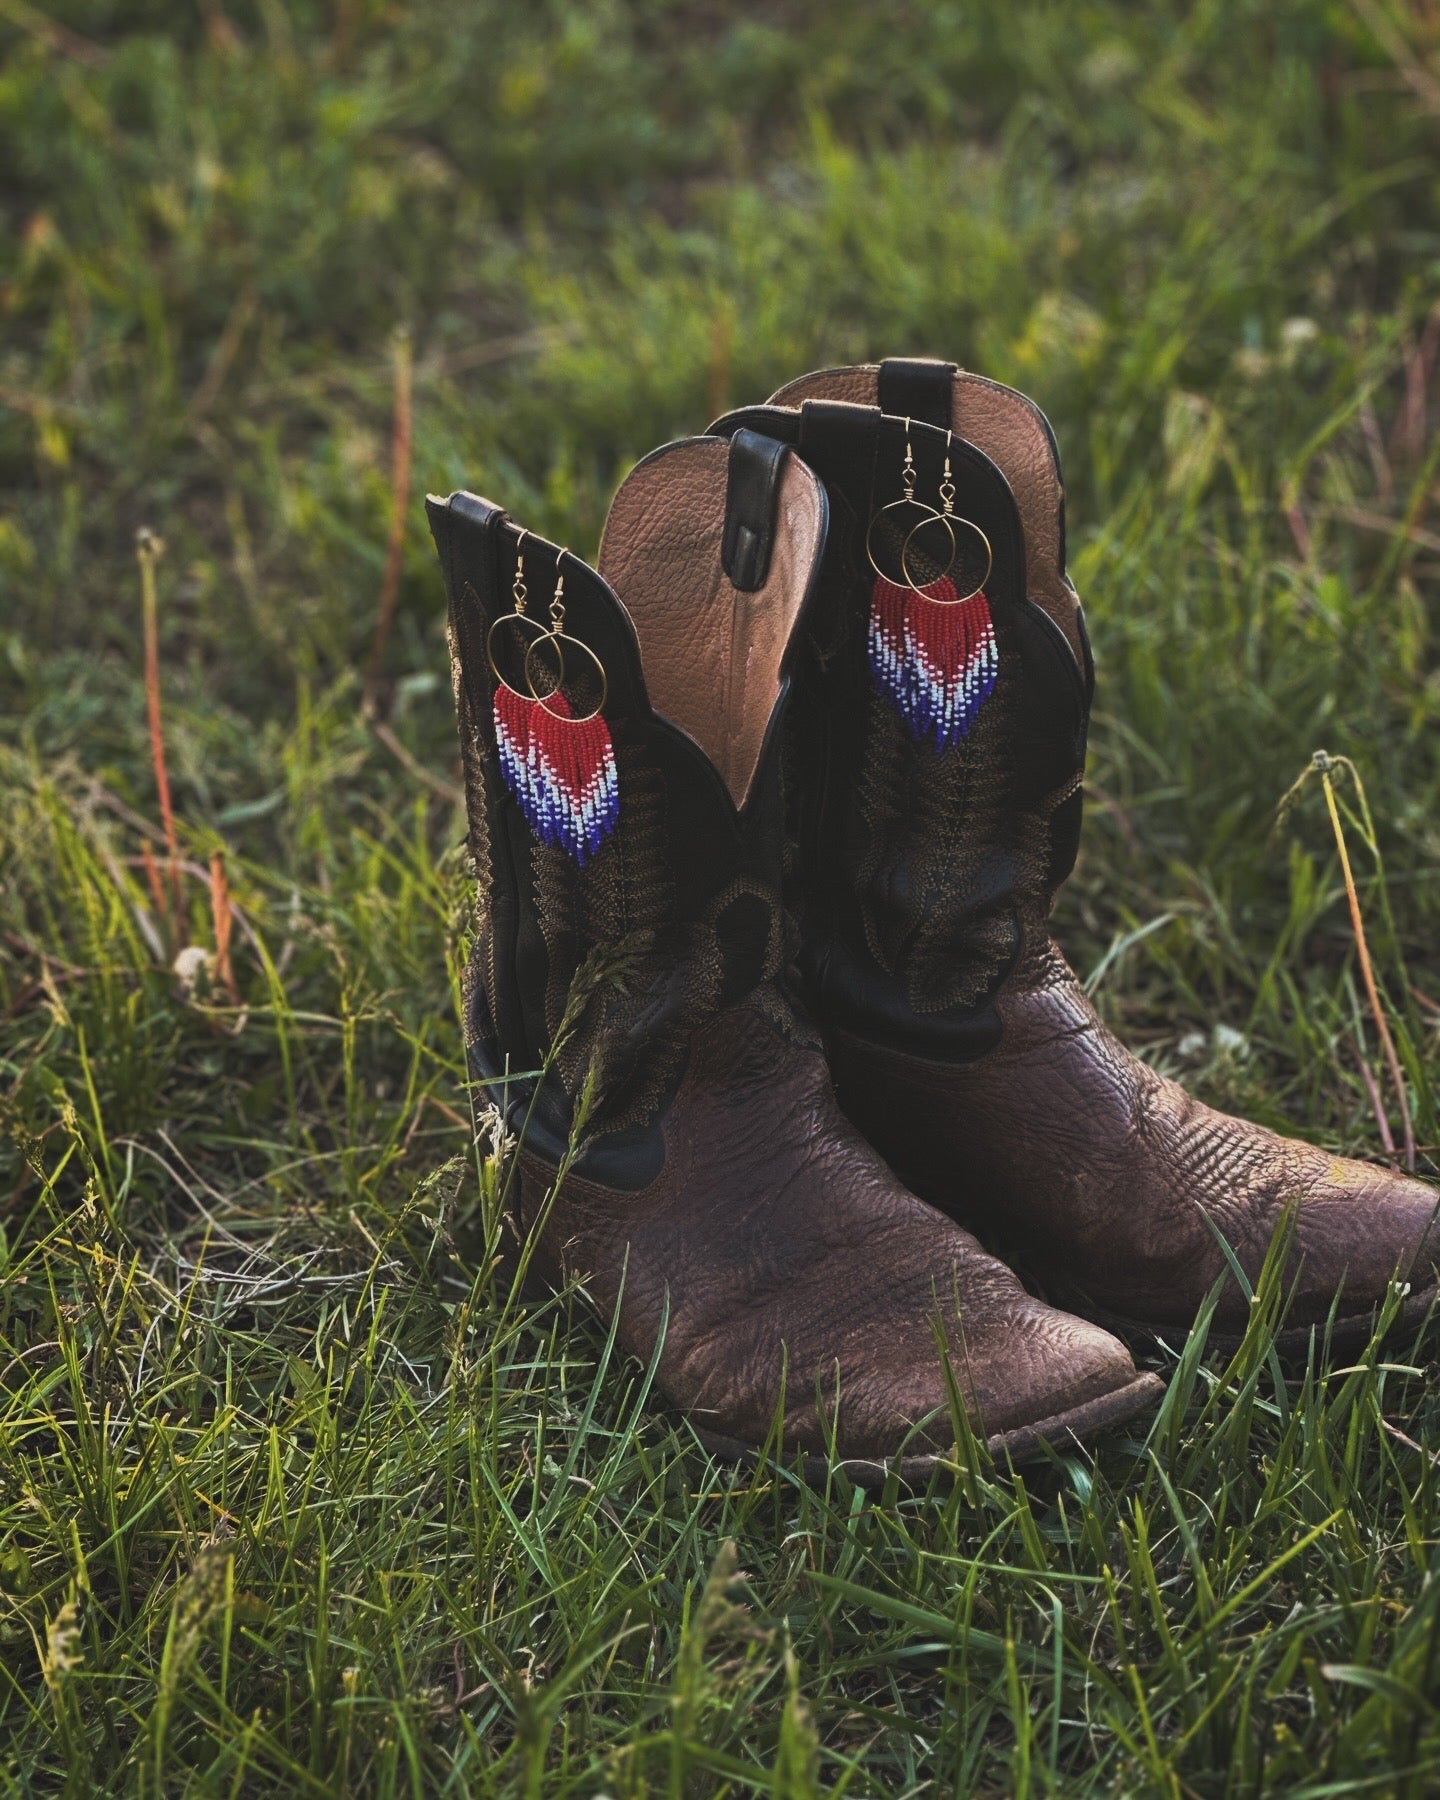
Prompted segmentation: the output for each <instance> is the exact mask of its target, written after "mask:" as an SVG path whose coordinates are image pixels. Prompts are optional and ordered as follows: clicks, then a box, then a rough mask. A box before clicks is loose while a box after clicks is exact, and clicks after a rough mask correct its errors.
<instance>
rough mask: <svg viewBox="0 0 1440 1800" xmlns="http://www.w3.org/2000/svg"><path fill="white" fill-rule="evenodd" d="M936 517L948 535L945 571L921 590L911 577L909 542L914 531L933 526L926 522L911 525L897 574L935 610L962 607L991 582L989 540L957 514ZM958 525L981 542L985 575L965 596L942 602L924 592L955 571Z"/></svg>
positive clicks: (928, 521) (991, 558)
mask: <svg viewBox="0 0 1440 1800" xmlns="http://www.w3.org/2000/svg"><path fill="white" fill-rule="evenodd" d="M935 517H936V518H937V519H938V520H939V521H940V523H941V524H942V525H943V526H944V527H945V528H946V530H947V531H948V532H949V533H950V560H949V562H948V563H946V565H945V567H944V569H943V570H941V572H940V574H938V575H937V576H935V578H934V580H933V581H930V582H928V583H926V584H924V585H923V586H922V585H921V584H920V583H919V582H917V581H916V580H915V577H914V576H913V575H912V574H911V573H910V562H909V558H910V544H911V540H912V539H913V538H914V536H915V533H916V532H917V531H923V530H924V529H925V527H926V526H927V525H929V524H931V523H932V521H931V520H929V519H922V520H921V521H920V523H919V524H918V525H914V526H912V527H911V529H910V531H909V532H908V534H907V535H906V538H905V542H904V543H903V544H902V545H901V546H900V572H901V574H903V575H904V577H905V581H906V584H907V586H909V587H911V588H913V589H914V591H915V592H916V593H917V594H919V595H920V596H921V598H922V599H925V600H928V601H930V603H931V604H932V605H934V606H962V605H963V604H964V603H965V601H967V600H973V599H974V598H975V596H976V595H977V594H978V593H980V592H982V591H983V589H984V586H985V583H986V582H987V581H988V580H989V579H990V571H991V570H992V569H993V568H994V567H995V552H994V551H993V550H992V549H991V547H990V540H989V538H988V537H986V535H985V533H984V532H983V531H982V530H981V529H980V527H979V526H978V525H977V524H976V523H975V521H974V520H973V519H965V518H962V517H961V516H960V514H959V513H956V512H948V511H947V512H943V513H936V514H935ZM957 525H964V526H965V527H966V528H967V529H968V530H970V531H973V532H974V533H975V535H976V537H978V538H979V540H980V542H981V543H982V544H983V545H984V546H985V573H984V574H983V575H982V576H981V577H980V579H979V581H977V582H976V583H975V585H974V587H973V588H971V589H970V591H969V593H968V594H957V595H956V596H955V598H954V599H953V600H941V599H939V598H937V596H936V595H934V594H927V593H926V592H925V587H927V586H928V587H933V586H934V585H935V582H936V581H943V580H944V579H945V578H946V576H947V575H949V573H950V571H951V570H952V569H953V568H954V567H955V559H956V558H957V557H958V556H959V554H960V540H959V539H958V538H957V537H956V535H955V527H956V526H957Z"/></svg>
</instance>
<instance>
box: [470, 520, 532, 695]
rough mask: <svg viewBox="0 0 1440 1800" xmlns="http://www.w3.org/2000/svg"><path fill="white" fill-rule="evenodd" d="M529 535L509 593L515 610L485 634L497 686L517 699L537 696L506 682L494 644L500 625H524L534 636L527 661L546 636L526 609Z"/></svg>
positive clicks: (518, 550)
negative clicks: (526, 569) (526, 557)
mask: <svg viewBox="0 0 1440 1800" xmlns="http://www.w3.org/2000/svg"><path fill="white" fill-rule="evenodd" d="M529 535H530V533H529V532H528V531H523V530H522V531H521V533H520V536H519V538H518V539H517V540H516V544H515V579H514V580H513V581H512V582H511V584H510V593H511V596H512V598H513V599H514V602H515V605H514V610H513V611H511V612H508V613H501V615H500V617H499V618H498V619H496V620H494V622H493V623H492V624H491V626H490V629H489V631H487V632H486V634H485V660H486V662H488V663H489V665H490V673H491V674H492V675H493V676H494V677H495V680H496V681H497V683H498V684H499V685H500V686H501V687H503V688H505V689H506V690H507V691H508V692H509V693H511V694H513V695H514V696H515V698H516V699H517V700H533V699H535V698H536V695H535V693H534V691H533V689H532V691H531V692H530V693H529V694H522V693H521V692H520V690H519V688H517V687H513V686H511V684H510V683H509V682H508V681H507V680H506V679H505V676H504V673H503V672H502V670H501V668H500V663H499V660H498V658H497V657H496V655H495V644H496V633H497V632H498V631H499V630H500V628H501V626H504V627H506V628H507V629H508V630H510V631H518V630H520V628H521V627H522V626H524V627H528V628H529V630H530V631H531V632H533V633H534V634H535V635H534V636H532V637H531V638H530V639H529V641H528V642H527V644H526V646H525V659H526V660H527V661H528V659H529V654H530V651H531V650H532V649H534V647H535V645H536V643H537V642H538V641H539V639H540V638H542V637H544V636H545V627H544V625H543V624H541V622H540V620H539V619H532V618H531V617H530V615H529V614H528V613H527V612H526V610H525V607H526V605H527V603H528V600H529V589H528V588H527V587H526V585H525V540H526V538H527V537H529ZM522 666H523V665H522ZM526 685H527V686H528V685H529V677H528V676H527V677H526Z"/></svg>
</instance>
